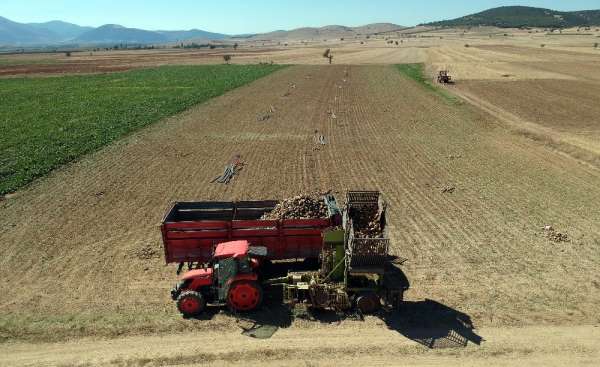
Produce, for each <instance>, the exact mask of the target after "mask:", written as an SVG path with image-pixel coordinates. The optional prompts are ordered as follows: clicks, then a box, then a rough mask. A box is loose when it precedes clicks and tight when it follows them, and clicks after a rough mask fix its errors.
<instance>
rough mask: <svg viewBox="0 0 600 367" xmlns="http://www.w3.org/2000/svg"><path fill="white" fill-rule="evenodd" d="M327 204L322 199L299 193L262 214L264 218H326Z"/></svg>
mask: <svg viewBox="0 0 600 367" xmlns="http://www.w3.org/2000/svg"><path fill="white" fill-rule="evenodd" d="M326 217H327V206H326V205H325V202H324V201H323V199H321V198H320V197H317V196H311V195H299V196H295V197H293V198H289V199H285V200H283V201H281V202H280V203H279V204H277V206H275V209H273V210H272V211H271V212H269V213H266V214H265V215H263V217H262V219H264V220H281V219H311V218H326Z"/></svg>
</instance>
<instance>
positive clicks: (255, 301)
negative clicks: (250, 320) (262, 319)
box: [227, 280, 263, 312]
mask: <svg viewBox="0 0 600 367" xmlns="http://www.w3.org/2000/svg"><path fill="white" fill-rule="evenodd" d="M262 298H263V292H262V288H261V286H260V284H258V283H257V282H253V281H248V280H240V281H238V282H235V283H233V284H232V285H231V287H229V294H228V295H227V304H228V305H229V307H230V308H231V309H232V310H233V311H236V312H248V311H252V310H255V309H257V308H258V307H259V306H260V304H261V302H262Z"/></svg>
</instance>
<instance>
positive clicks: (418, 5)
mask: <svg viewBox="0 0 600 367" xmlns="http://www.w3.org/2000/svg"><path fill="white" fill-rule="evenodd" d="M502 5H529V6H537V7H545V8H551V9H555V10H583V9H600V0H568V1H567V0H560V1H554V0H548V1H528V0H521V1H510V0H503V1H498V0H477V1H475V0H473V1H470V0H469V1H459V0H454V1H450V0H446V1H442V0H409V1H405V0H338V1H334V0H302V1H300V0H279V1H277V0H169V1H166V0H0V16H3V17H6V18H9V19H11V20H14V21H17V22H43V21H48V20H54V19H58V20H64V21H68V22H71V23H76V24H80V25H89V26H100V25H102V24H106V23H115V24H121V25H124V26H127V27H135V28H144V29H165V30H174V29H190V28H199V29H203V30H208V31H213V32H221V33H229V34H234V33H235V34H241V33H258V32H268V31H272V30H277V29H292V28H298V27H303V26H323V25H329V24H341V25H348V26H356V25H364V24H367V23H375V22H391V23H396V24H400V25H415V24H418V23H422V22H428V21H433V20H441V19H446V18H456V17H459V16H462V15H466V14H469V13H473V12H478V11H481V10H485V9H488V8H492V7H496V6H502Z"/></svg>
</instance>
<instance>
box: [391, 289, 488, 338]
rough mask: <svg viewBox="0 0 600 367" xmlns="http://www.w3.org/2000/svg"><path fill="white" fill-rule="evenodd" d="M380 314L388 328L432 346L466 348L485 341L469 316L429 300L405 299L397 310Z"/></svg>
mask: <svg viewBox="0 0 600 367" xmlns="http://www.w3.org/2000/svg"><path fill="white" fill-rule="evenodd" d="M380 317H381V319H382V320H383V321H384V322H385V323H386V325H387V326H388V328H389V329H391V330H395V331H397V332H398V333H400V334H402V335H403V336H405V337H406V338H408V339H411V340H413V341H415V342H417V343H419V344H421V345H424V346H426V347H427V348H430V349H443V348H463V347H466V346H467V345H468V344H469V343H472V344H475V345H480V344H481V342H482V341H483V338H482V337H481V336H479V335H477V334H476V333H475V327H474V325H473V323H472V321H471V317H470V316H469V315H467V314H465V313H462V312H460V311H458V310H455V309H453V308H451V307H448V306H446V305H443V304H441V303H439V302H437V301H433V300H429V299H426V300H424V301H417V302H404V303H403V304H402V306H401V307H400V309H399V310H398V311H395V312H391V313H382V314H381V315H380Z"/></svg>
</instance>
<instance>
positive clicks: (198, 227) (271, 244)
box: [161, 196, 341, 264]
mask: <svg viewBox="0 0 600 367" xmlns="http://www.w3.org/2000/svg"><path fill="white" fill-rule="evenodd" d="M323 200H324V201H325V203H326V205H327V207H328V213H329V214H328V217H327V218H311V219H289V220H262V219H261V218H262V216H263V215H264V214H265V213H268V212H270V211H272V210H273V209H274V208H275V206H276V205H277V203H278V202H277V201H240V202H196V203H175V204H174V205H173V206H172V207H171V209H170V210H169V211H168V212H167V214H166V215H165V217H164V219H163V222H162V226H161V231H162V238H163V243H164V246H165V259H166V262H167V263H168V264H170V263H185V262H187V263H195V262H197V263H206V262H209V261H210V260H211V259H212V258H213V252H214V248H215V247H216V246H217V245H218V244H220V243H224V242H231V241H238V240H246V241H248V242H249V243H250V245H251V246H264V247H266V248H267V258H268V259H271V260H285V259H306V258H317V257H318V256H319V254H320V253H321V249H322V247H323V238H322V233H323V231H324V230H325V229H327V228H331V227H334V226H338V225H340V224H341V213H340V210H339V208H338V206H337V203H336V201H335V198H333V196H325V197H324V198H323Z"/></svg>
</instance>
